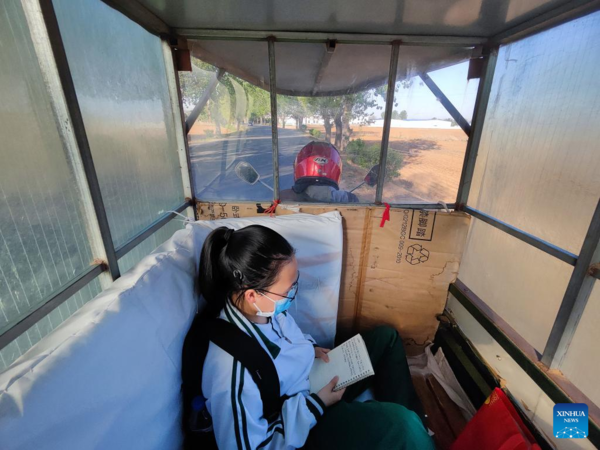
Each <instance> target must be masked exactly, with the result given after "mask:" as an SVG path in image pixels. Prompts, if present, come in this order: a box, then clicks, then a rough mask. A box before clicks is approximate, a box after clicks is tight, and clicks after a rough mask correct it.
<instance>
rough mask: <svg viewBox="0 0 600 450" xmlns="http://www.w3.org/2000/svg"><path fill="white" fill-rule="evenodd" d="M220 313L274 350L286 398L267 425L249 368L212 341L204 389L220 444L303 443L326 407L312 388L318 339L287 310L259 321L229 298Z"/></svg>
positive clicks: (246, 446) (272, 446) (282, 445)
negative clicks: (248, 316)
mask: <svg viewBox="0 0 600 450" xmlns="http://www.w3.org/2000/svg"><path fill="white" fill-rule="evenodd" d="M219 317H220V318H221V319H224V320H226V321H228V322H231V323H233V324H234V325H236V326H238V327H239V328H240V329H241V330H242V331H244V332H245V333H247V334H249V335H250V336H252V337H254V338H255V339H256V340H257V341H258V342H259V343H260V344H261V346H262V347H263V348H264V349H265V350H266V351H267V353H268V354H269V355H271V358H272V359H273V362H274V364H275V368H276V369H277V374H278V376H279V382H280V393H281V396H282V397H283V399H284V402H283V407H282V411H281V414H280V416H279V417H278V418H277V420H275V421H274V422H272V423H271V424H268V423H267V420H266V419H265V418H264V417H263V405H262V400H261V398H260V391H259V389H258V387H257V385H256V383H254V380H252V377H251V376H250V374H249V373H248V371H247V370H246V369H245V368H244V367H242V366H241V364H240V363H239V361H237V360H236V359H234V358H233V356H231V355H230V354H229V353H227V352H225V351H224V350H222V349H221V348H220V347H218V346H217V345H215V344H214V343H212V342H211V343H210V345H209V349H208V354H207V355H206V359H205V361H204V370H203V376H202V392H203V394H204V396H205V397H206V398H207V408H208V411H209V412H210V414H211V416H212V418H213V426H214V431H215V436H216V439H217V445H218V446H219V449H223V450H229V449H242V450H251V449H252V450H253V449H292V448H298V447H302V446H303V445H304V443H305V441H306V438H307V437H308V433H309V431H310V430H311V428H312V427H314V426H315V425H316V423H317V420H318V419H320V418H321V416H322V415H323V413H324V410H325V405H324V404H323V402H322V401H321V400H320V399H319V398H318V397H317V396H316V395H315V394H310V393H309V388H310V383H309V381H308V374H309V373H310V369H311V368H312V364H313V362H314V359H315V351H314V346H313V344H315V342H314V340H313V339H312V338H311V337H310V336H309V335H308V334H303V333H302V331H301V330H300V328H298V325H296V322H295V321H294V319H293V318H292V316H291V315H290V314H288V313H282V314H279V315H277V316H276V317H273V318H270V319H269V321H268V323H266V324H257V323H253V322H250V321H249V320H248V319H246V317H244V316H243V315H242V313H241V312H240V311H239V310H238V309H237V308H236V307H235V306H234V305H233V304H232V303H231V302H229V301H228V302H227V304H226V306H225V308H223V310H222V311H221V314H220V316H219Z"/></svg>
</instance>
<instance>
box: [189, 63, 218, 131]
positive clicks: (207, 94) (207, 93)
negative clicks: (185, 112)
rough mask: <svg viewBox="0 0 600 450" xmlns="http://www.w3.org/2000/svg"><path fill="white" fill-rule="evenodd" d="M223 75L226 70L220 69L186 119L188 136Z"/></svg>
mask: <svg viewBox="0 0 600 450" xmlns="http://www.w3.org/2000/svg"><path fill="white" fill-rule="evenodd" d="M223 75H225V70H223V69H218V70H217V72H216V73H215V77H214V78H213V79H212V80H211V81H210V83H209V85H208V86H207V87H206V90H205V91H204V92H203V93H202V97H201V98H200V100H198V103H197V104H196V106H194V109H193V110H192V112H191V113H190V115H189V116H188V118H187V119H185V134H186V136H187V135H188V134H190V130H191V129H192V127H193V126H194V124H195V123H196V120H198V116H200V113H201V112H202V110H203V109H204V107H205V106H206V104H207V103H208V101H209V100H210V96H211V95H212V94H213V92H214V91H215V89H216V88H217V85H218V84H219V81H221V78H223Z"/></svg>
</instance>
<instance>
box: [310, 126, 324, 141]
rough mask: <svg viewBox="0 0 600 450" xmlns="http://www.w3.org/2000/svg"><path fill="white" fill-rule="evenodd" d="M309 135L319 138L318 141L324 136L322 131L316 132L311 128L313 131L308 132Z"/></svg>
mask: <svg viewBox="0 0 600 450" xmlns="http://www.w3.org/2000/svg"><path fill="white" fill-rule="evenodd" d="M308 133H309V134H310V135H311V136H312V137H314V138H317V139H319V138H320V137H321V134H322V133H321V131H320V130H315V129H314V128H311V129H310V130H309V131H308Z"/></svg>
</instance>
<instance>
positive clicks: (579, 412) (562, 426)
mask: <svg viewBox="0 0 600 450" xmlns="http://www.w3.org/2000/svg"><path fill="white" fill-rule="evenodd" d="M554 437H556V438H559V439H585V438H587V437H588V406H587V405H586V404H585V403H557V404H556V405H554Z"/></svg>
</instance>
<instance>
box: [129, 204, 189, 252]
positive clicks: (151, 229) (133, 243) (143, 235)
mask: <svg viewBox="0 0 600 450" xmlns="http://www.w3.org/2000/svg"><path fill="white" fill-rule="evenodd" d="M190 206H192V202H191V201H190V200H188V201H186V202H185V203H183V204H182V205H180V206H179V207H177V208H176V209H174V210H173V211H176V212H178V213H180V212H181V211H184V210H185V209H187V208H189V207H190ZM176 215H177V214H175V213H173V212H171V213H169V214H166V215H164V216H163V217H161V218H160V219H158V220H157V221H156V222H154V223H153V224H151V225H149V226H148V227H146V228H145V229H144V230H142V231H141V232H139V233H138V234H136V235H135V236H134V237H133V238H131V239H130V240H129V241H128V242H126V243H125V244H123V245H122V246H120V247H119V248H117V258H119V259H121V258H122V257H123V256H125V255H126V254H127V253H129V252H130V251H131V250H133V249H134V248H135V247H137V246H138V245H139V244H141V243H142V242H143V241H144V240H146V239H147V238H148V237H150V236H151V235H152V234H154V233H155V232H156V231H158V230H159V229H160V228H162V227H164V226H165V225H166V224H167V223H169V221H170V220H171V219H172V218H173V217H175V216H176Z"/></svg>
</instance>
